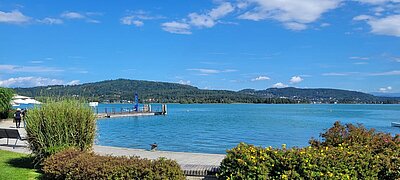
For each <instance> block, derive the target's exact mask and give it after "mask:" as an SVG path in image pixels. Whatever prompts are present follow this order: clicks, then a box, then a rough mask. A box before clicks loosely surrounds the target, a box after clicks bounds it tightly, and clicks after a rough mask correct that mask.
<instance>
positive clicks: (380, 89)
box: [379, 86, 392, 93]
mask: <svg viewBox="0 0 400 180" xmlns="http://www.w3.org/2000/svg"><path fill="white" fill-rule="evenodd" d="M390 90H392V86H388V87H383V88H379V92H383V93H387V92H388V91H390Z"/></svg>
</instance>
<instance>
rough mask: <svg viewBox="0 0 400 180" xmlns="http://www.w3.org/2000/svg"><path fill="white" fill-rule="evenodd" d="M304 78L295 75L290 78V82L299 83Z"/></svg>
mask: <svg viewBox="0 0 400 180" xmlns="http://www.w3.org/2000/svg"><path fill="white" fill-rule="evenodd" d="M303 80H304V79H303V78H301V77H300V76H293V77H292V78H290V83H291V84H297V83H300V82H301V81H303Z"/></svg>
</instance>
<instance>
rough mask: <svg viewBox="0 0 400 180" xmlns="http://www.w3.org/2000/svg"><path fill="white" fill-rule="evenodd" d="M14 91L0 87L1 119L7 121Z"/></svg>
mask: <svg viewBox="0 0 400 180" xmlns="http://www.w3.org/2000/svg"><path fill="white" fill-rule="evenodd" d="M13 95H14V91H13V90H12V89H8V88H2V87H0V119H6V118H7V117H8V113H9V111H10V109H11V104H10V102H11V99H12V97H13Z"/></svg>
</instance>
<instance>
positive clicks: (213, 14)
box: [188, 2, 235, 28]
mask: <svg viewBox="0 0 400 180" xmlns="http://www.w3.org/2000/svg"><path fill="white" fill-rule="evenodd" d="M234 10H235V8H234V7H233V6H232V4H231V3H229V2H224V3H222V4H220V5H219V6H218V7H217V8H214V9H212V10H211V11H210V12H208V13H205V14H197V13H190V14H189V15H188V17H189V19H190V24H192V25H193V26H197V27H207V28H210V27H213V26H214V25H215V24H216V23H217V22H216V20H218V19H220V18H222V17H224V16H226V15H227V14H229V13H231V12H232V11H234Z"/></svg>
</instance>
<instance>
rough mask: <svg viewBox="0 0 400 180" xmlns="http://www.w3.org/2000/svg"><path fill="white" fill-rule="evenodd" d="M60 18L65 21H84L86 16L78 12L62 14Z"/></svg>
mask: <svg viewBox="0 0 400 180" xmlns="http://www.w3.org/2000/svg"><path fill="white" fill-rule="evenodd" d="M61 17H63V18H66V19H85V18H86V16H84V15H83V14H81V13H78V12H68V11H67V12H64V13H62V14H61Z"/></svg>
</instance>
